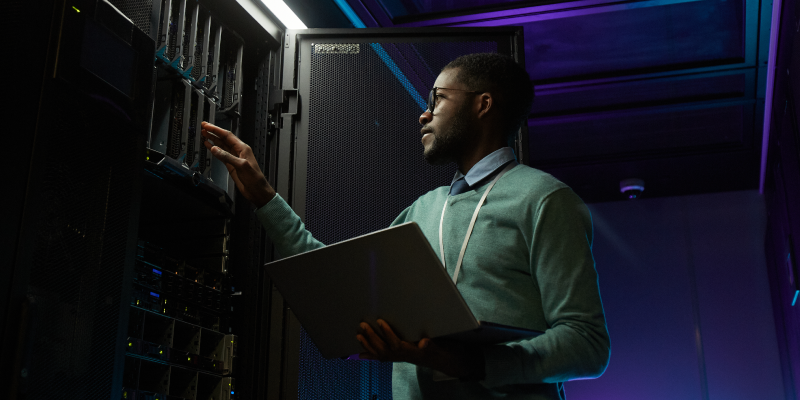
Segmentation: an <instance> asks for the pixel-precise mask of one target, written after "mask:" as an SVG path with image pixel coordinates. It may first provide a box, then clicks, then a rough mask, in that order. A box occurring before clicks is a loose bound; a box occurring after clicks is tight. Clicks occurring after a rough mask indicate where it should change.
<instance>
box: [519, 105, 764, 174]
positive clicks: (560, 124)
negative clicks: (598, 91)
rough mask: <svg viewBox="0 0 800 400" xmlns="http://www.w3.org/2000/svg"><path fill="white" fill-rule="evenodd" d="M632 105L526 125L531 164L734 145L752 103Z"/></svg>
mask: <svg viewBox="0 0 800 400" xmlns="http://www.w3.org/2000/svg"><path fill="white" fill-rule="evenodd" d="M682 108H685V107H678V109H671V108H663V107H657V108H638V109H631V110H625V111H618V112H602V113H593V114H583V115H569V116H562V117H551V118H542V119H537V120H534V121H531V123H530V124H529V138H530V139H529V142H528V143H529V146H530V156H531V162H532V164H534V165H537V166H540V167H545V166H546V165H548V164H549V163H566V162H586V161H589V160H598V159H603V160H607V159H612V158H622V157H628V158H630V157H633V158H641V157H644V156H649V157H652V156H658V155H664V154H669V153H672V152H675V151H684V152H685V151H693V150H694V151H696V150H698V149H703V150H707V149H709V148H711V147H716V148H720V147H733V146H740V145H742V143H743V139H744V123H745V113H746V110H751V109H752V108H753V107H752V104H734V105H729V106H726V107H719V106H715V104H713V103H712V104H710V105H706V106H705V107H703V108H697V109H682Z"/></svg>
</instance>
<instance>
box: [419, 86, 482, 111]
mask: <svg viewBox="0 0 800 400" xmlns="http://www.w3.org/2000/svg"><path fill="white" fill-rule="evenodd" d="M439 89H445V90H458V91H459V92H466V93H475V94H480V93H484V92H476V91H474V90H462V89H453V88H446V87H436V86H434V87H433V89H431V92H430V93H428V109H427V110H425V111H429V112H430V113H431V114H432V113H433V109H434V108H436V91H437V90H439Z"/></svg>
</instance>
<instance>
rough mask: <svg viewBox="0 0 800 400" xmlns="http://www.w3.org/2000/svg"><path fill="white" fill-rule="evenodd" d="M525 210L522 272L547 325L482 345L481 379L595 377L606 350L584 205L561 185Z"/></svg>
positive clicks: (492, 383) (501, 382) (490, 383)
mask: <svg viewBox="0 0 800 400" xmlns="http://www.w3.org/2000/svg"><path fill="white" fill-rule="evenodd" d="M531 211H533V210H531ZM531 215H532V225H533V226H532V227H531V228H532V229H533V234H532V236H530V237H532V243H531V244H530V249H529V250H530V272H531V277H532V280H533V284H534V285H538V290H539V292H540V293H541V299H542V308H543V311H544V316H545V320H546V322H547V326H548V329H547V330H546V331H545V333H544V334H542V335H540V336H537V337H535V338H533V339H529V340H524V341H519V342H514V343H510V344H505V345H497V346H489V347H486V348H484V349H483V352H484V357H485V359H486V378H485V380H484V381H482V382H481V383H482V384H483V385H484V386H486V387H489V388H493V387H499V386H505V385H513V384H523V383H553V382H564V381H568V380H571V379H579V378H596V377H598V376H600V375H602V373H603V372H604V371H605V368H606V366H607V365H608V360H609V357H610V353H611V344H610V340H609V336H608V330H607V328H606V323H605V316H604V314H603V305H602V303H601V300H600V290H599V287H598V279H597V272H596V271H595V266H594V258H593V257H592V251H591V244H592V220H591V215H590V213H589V209H588V208H587V207H586V205H585V204H583V202H582V201H581V199H580V198H579V197H578V196H577V195H576V194H575V193H574V192H572V190H571V189H569V188H564V189H559V190H556V191H555V192H553V193H551V194H550V195H549V196H547V197H545V199H544V200H543V201H542V202H541V203H540V204H539V206H538V210H535V212H533V213H532V214H531Z"/></svg>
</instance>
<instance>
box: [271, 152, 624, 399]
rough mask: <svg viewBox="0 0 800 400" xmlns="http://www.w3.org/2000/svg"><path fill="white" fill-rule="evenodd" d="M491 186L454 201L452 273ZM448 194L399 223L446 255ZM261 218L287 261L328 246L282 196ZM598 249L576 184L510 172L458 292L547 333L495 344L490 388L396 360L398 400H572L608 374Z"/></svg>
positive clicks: (532, 172) (489, 352)
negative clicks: (572, 392) (584, 383)
mask: <svg viewBox="0 0 800 400" xmlns="http://www.w3.org/2000/svg"><path fill="white" fill-rule="evenodd" d="M487 185H488V182H486V183H484V184H482V185H481V186H480V187H477V188H474V190H470V191H467V192H465V193H462V194H459V195H456V196H452V197H450V198H449V201H450V203H448V206H447V211H446V213H445V217H444V229H443V236H444V249H445V253H446V265H447V271H448V273H449V274H450V275H451V276H452V274H453V270H454V269H455V265H456V262H457V261H458V254H459V252H460V250H461V245H462V243H463V240H464V236H465V235H466V231H467V227H468V226H469V221H470V219H471V218H472V213H473V212H474V211H475V207H476V206H477V203H478V201H479V200H480V198H481V196H482V195H483V192H484V191H485V190H486V187H487ZM448 191H449V188H448V187H447V186H444V187H440V188H438V189H435V190H432V191H430V192H428V193H426V194H425V195H423V196H422V197H420V198H419V199H417V201H415V202H414V204H412V205H411V206H410V207H408V208H407V209H405V210H404V211H403V212H402V213H400V215H399V216H398V217H397V219H395V221H394V222H393V223H392V225H396V224H402V223H405V222H410V221H414V222H416V223H417V224H419V227H420V229H422V232H423V233H424V234H425V236H426V237H427V238H428V240H429V241H430V244H431V247H432V248H433V249H434V251H435V252H436V253H437V255H439V220H440V218H441V212H442V207H443V206H444V202H445V201H446V200H448ZM256 214H257V216H258V218H259V220H260V221H261V223H262V224H263V225H264V227H265V229H266V231H267V234H268V235H269V236H270V238H272V241H273V243H274V244H275V246H276V249H277V250H278V252H279V253H280V254H281V255H283V256H291V255H294V254H299V253H302V252H305V251H309V250H312V249H315V248H319V247H322V246H323V244H322V243H320V242H319V241H317V240H316V239H314V238H313V237H312V236H311V234H310V233H309V232H308V231H307V230H305V226H304V225H303V223H302V222H301V221H300V219H299V218H298V217H297V215H296V214H295V213H294V212H293V211H292V209H291V208H290V207H289V206H288V205H287V204H286V202H285V201H284V200H283V199H281V198H280V197H279V196H276V197H275V198H274V199H273V200H272V201H270V202H269V203H268V204H266V205H265V206H263V207H261V208H260V209H258V210H257V212H256ZM591 244H592V222H591V216H590V214H589V210H588V209H587V208H586V206H585V205H584V204H583V202H582V201H581V200H580V198H578V196H577V195H575V193H573V192H572V190H571V189H569V187H567V186H566V185H565V184H563V183H561V182H559V181H558V180H557V179H555V178H553V177H552V176H551V175H549V174H546V173H544V172H542V171H539V170H536V169H533V168H530V167H527V166H524V165H518V166H516V167H514V168H513V169H511V170H510V171H508V173H506V174H505V175H504V176H503V177H502V178H501V179H500V180H499V181H497V183H496V184H495V186H494V188H493V189H492V191H491V192H490V193H489V196H488V197H487V199H486V202H485V203H484V205H483V206H482V207H481V210H480V214H479V215H478V219H477V221H476V222H475V228H474V230H473V232H472V236H471V237H470V241H469V245H468V246H467V251H466V253H465V255H464V260H463V262H462V266H461V271H460V272H459V277H458V282H457V287H458V289H459V291H460V292H461V295H462V296H463V297H464V300H465V301H466V303H467V305H469V307H470V309H471V310H472V312H473V314H475V317H476V318H477V319H478V320H480V321H487V322H495V323H499V324H504V325H511V326H518V327H523V328H528V329H535V330H540V331H545V333H544V334H543V335H540V336H538V337H536V338H533V339H530V340H524V341H519V342H513V343H509V344H505V345H495V346H487V347H485V348H484V349H483V352H484V357H485V359H486V378H485V379H484V380H483V381H480V382H462V381H458V380H449V381H434V380H433V376H432V375H433V371H431V370H429V369H426V368H421V367H417V366H415V365H412V364H406V363H395V365H394V370H393V374H392V396H393V398H394V399H398V400H399V399H448V398H453V399H489V398H495V397H503V398H505V399H537V400H538V399H563V398H564V390H563V382H564V381H567V380H570V379H578V378H593V377H597V376H600V375H601V374H602V373H603V371H604V370H605V367H606V365H607V364H608V359H609V355H610V342H609V337H608V331H607V329H606V324H605V317H604V315H603V306H602V303H601V300H600V292H599V289H598V282H597V273H596V271H595V268H594V259H593V258H592V251H591ZM387 322H389V323H390V324H391V321H387Z"/></svg>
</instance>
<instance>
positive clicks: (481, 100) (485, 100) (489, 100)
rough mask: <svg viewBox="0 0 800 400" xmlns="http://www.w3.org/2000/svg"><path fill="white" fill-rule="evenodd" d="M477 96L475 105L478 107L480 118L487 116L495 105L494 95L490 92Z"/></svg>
mask: <svg viewBox="0 0 800 400" xmlns="http://www.w3.org/2000/svg"><path fill="white" fill-rule="evenodd" d="M477 97H478V98H477V100H476V101H475V102H476V105H475V106H476V107H477V108H478V118H485V117H486V115H487V113H488V112H489V110H491V109H492V106H493V105H494V97H493V96H492V94H491V93H489V92H485V93H481V94H480V95H478V96H477Z"/></svg>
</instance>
